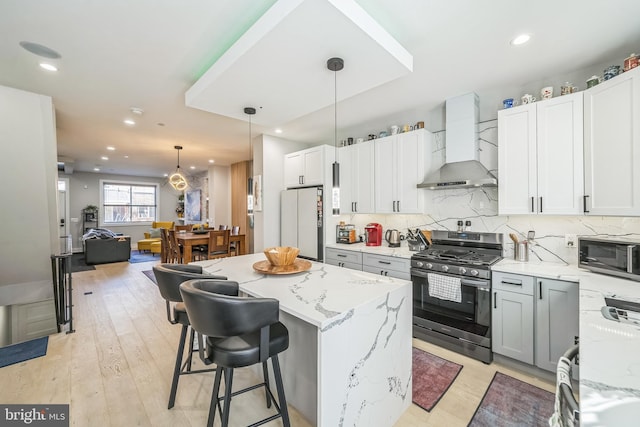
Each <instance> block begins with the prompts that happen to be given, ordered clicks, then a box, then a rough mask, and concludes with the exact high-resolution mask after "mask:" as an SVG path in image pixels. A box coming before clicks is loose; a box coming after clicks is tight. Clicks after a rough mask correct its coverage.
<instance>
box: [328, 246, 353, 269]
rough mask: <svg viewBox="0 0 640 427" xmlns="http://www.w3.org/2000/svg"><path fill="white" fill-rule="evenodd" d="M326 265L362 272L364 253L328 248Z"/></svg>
mask: <svg viewBox="0 0 640 427" xmlns="http://www.w3.org/2000/svg"><path fill="white" fill-rule="evenodd" d="M325 263H327V264H331V265H337V266H338V267H345V268H350V269H352V270H360V271H362V252H357V251H348V250H344V249H336V248H327V249H326V251H325Z"/></svg>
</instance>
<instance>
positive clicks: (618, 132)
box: [584, 68, 640, 216]
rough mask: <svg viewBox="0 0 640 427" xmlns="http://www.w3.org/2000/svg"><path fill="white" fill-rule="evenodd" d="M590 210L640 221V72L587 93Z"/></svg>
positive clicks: (586, 177)
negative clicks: (635, 218) (630, 217)
mask: <svg viewBox="0 0 640 427" xmlns="http://www.w3.org/2000/svg"><path fill="white" fill-rule="evenodd" d="M584 112H585V117H584V150H585V152H584V182H585V184H584V185H585V196H586V199H587V200H586V201H585V207H586V211H587V213H589V214H591V215H624V216H635V215H640V185H638V183H639V182H640V168H638V164H640V68H639V69H636V70H632V71H629V72H626V73H624V74H622V75H620V76H617V77H614V78H613V79H611V80H608V81H606V82H603V83H601V84H599V85H597V86H595V87H593V88H591V89H588V90H587V91H585V93H584Z"/></svg>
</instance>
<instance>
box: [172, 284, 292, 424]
mask: <svg viewBox="0 0 640 427" xmlns="http://www.w3.org/2000/svg"><path fill="white" fill-rule="evenodd" d="M217 289H218V287H217V284H216V283H215V281H210V280H199V279H196V280H188V281H186V282H184V283H182V284H181V285H180V293H181V294H182V299H183V300H184V305H185V307H186V310H187V313H188V315H189V319H191V325H192V327H193V328H194V329H195V330H196V331H198V333H200V334H203V335H206V336H207V343H206V348H207V354H206V356H205V359H206V361H207V362H208V363H215V364H216V365H217V366H218V369H217V370H216V377H215V380H214V383H213V393H212V395H211V406H210V408H209V418H208V420H207V426H213V422H214V419H215V415H216V410H220V415H221V418H222V426H223V427H226V426H228V425H229V410H230V405H231V398H232V396H236V395H238V394H241V393H244V392H246V391H249V390H254V389H256V388H258V387H262V386H264V387H265V396H266V401H267V407H271V401H273V404H274V405H275V407H276V410H277V414H275V415H272V416H270V417H267V418H265V419H263V420H261V421H258V422H256V423H254V424H252V425H255V426H257V425H261V424H264V423H267V422H269V421H272V420H274V419H276V418H279V417H282V423H283V425H284V426H285V427H290V425H291V424H290V421H289V412H288V410H287V401H286V399H285V395H284V387H283V384H282V374H281V372H280V363H279V361H278V353H281V352H283V351H285V350H286V349H287V348H289V331H288V330H287V328H286V327H285V326H284V325H283V324H282V323H280V322H279V321H278V316H279V312H280V303H279V302H278V300H276V299H273V298H245V297H236V296H227V295H221V294H219V293H217ZM269 359H271V364H272V366H273V372H274V376H275V383H276V390H277V392H278V401H276V399H275V398H274V396H273V393H272V392H271V388H270V387H269V377H268V373H267V361H268V360H269ZM258 363H261V364H262V369H263V373H264V382H262V383H260V384H256V385H253V386H250V387H247V388H245V389H242V390H239V391H236V392H232V386H233V370H234V369H235V368H241V367H245V366H251V365H255V364H258ZM222 369H224V377H225V391H224V396H223V397H219V392H220V382H221V379H222ZM221 400H222V401H223V404H224V409H223V408H222V407H220V401H221ZM278 402H279V404H278Z"/></svg>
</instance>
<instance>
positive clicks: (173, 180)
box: [169, 145, 189, 191]
mask: <svg viewBox="0 0 640 427" xmlns="http://www.w3.org/2000/svg"><path fill="white" fill-rule="evenodd" d="M173 148H175V149H176V150H178V167H177V168H176V171H175V172H174V173H172V174H171V176H170V177H169V184H171V186H172V187H173V188H175V189H176V190H178V191H183V190H184V189H186V188H187V186H188V185H189V184H188V183H187V178H185V176H184V175H183V174H182V173H181V172H180V150H182V146H180V145H175V146H174V147H173Z"/></svg>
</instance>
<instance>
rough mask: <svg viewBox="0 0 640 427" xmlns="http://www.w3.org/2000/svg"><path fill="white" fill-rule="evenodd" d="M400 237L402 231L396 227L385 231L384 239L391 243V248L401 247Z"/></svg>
mask: <svg viewBox="0 0 640 427" xmlns="http://www.w3.org/2000/svg"><path fill="white" fill-rule="evenodd" d="M400 239H401V236H400V232H399V231H398V230H396V229H390V230H387V231H386V232H385V233H384V240H385V241H386V242H387V243H388V244H389V247H390V248H399V247H400Z"/></svg>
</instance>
